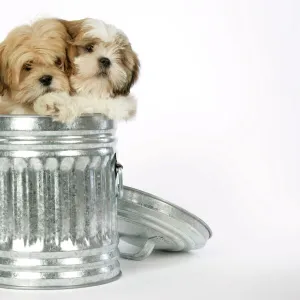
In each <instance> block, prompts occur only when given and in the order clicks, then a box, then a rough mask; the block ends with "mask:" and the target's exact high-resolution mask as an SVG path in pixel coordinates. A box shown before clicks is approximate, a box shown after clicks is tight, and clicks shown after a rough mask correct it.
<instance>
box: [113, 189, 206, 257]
mask: <svg viewBox="0 0 300 300" xmlns="http://www.w3.org/2000/svg"><path fill="white" fill-rule="evenodd" d="M118 228H119V235H120V239H121V240H122V241H125V242H126V243H128V244H130V245H133V246H135V247H136V248H137V249H138V250H135V252H133V251H131V252H128V250H125V248H124V247H122V245H120V252H121V256H122V257H123V258H127V259H133V260H143V259H145V258H146V257H148V256H149V255H150V254H151V253H152V251H153V250H164V251H190V250H195V249H199V248H202V247H204V245H205V244H206V242H207V240H208V239H209V238H210V237H211V235H212V232H211V229H210V228H209V227H208V225H207V224H206V223H204V222H203V221H202V220H201V219H199V218H198V217H196V216H194V215H192V214H191V213H189V212H187V211H186V210H184V209H182V208H180V207H178V206H176V205H174V204H172V203H169V202H167V201H165V200H163V199H160V198H158V197H156V196H154V195H151V194H148V193H145V192H143V191H140V190H137V189H133V188H131V187H126V186H124V190H123V198H122V199H120V201H119V204H118Z"/></svg>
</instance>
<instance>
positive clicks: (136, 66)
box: [129, 52, 141, 89]
mask: <svg viewBox="0 0 300 300" xmlns="http://www.w3.org/2000/svg"><path fill="white" fill-rule="evenodd" d="M132 55H133V56H132V58H133V62H134V63H133V68H132V77H131V81H130V87H129V89H130V88H131V87H132V86H133V85H134V84H135V83H136V82H137V81H138V79H139V76H140V67H141V64H140V60H139V58H138V56H137V54H136V53H135V52H132Z"/></svg>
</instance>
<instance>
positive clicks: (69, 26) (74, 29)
mask: <svg viewBox="0 0 300 300" xmlns="http://www.w3.org/2000/svg"><path fill="white" fill-rule="evenodd" d="M84 20H85V19H82V20H75V21H67V20H62V19H59V21H60V22H61V23H62V24H63V25H64V26H65V28H66V30H67V32H68V34H69V35H70V37H71V39H72V40H74V39H75V38H76V37H77V35H78V34H79V33H80V32H81V31H82V26H83V22H84Z"/></svg>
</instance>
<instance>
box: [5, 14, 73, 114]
mask: <svg viewBox="0 0 300 300" xmlns="http://www.w3.org/2000/svg"><path fill="white" fill-rule="evenodd" d="M69 40H70V36H69V33H68V32H67V30H66V27H65V25H64V24H63V23H62V22H60V21H59V20H56V19H44V20H39V21H36V22H35V23H33V24H32V25H25V26H20V27H17V28H15V29H14V30H12V31H11V32H10V33H9V34H8V35H7V37H6V38H5V40H4V41H3V42H2V43H1V44H0V94H1V97H0V114H36V112H35V111H34V109H33V104H34V102H35V101H36V99H37V98H38V97H40V96H41V95H44V94H46V93H50V92H54V91H65V92H67V93H69V92H70V84H69V75H70V74H69V73H70V72H71V71H72V68H71V64H70V63H69V61H68V55H67V52H68V49H70V50H71V46H70V45H69V43H68V41H69Z"/></svg>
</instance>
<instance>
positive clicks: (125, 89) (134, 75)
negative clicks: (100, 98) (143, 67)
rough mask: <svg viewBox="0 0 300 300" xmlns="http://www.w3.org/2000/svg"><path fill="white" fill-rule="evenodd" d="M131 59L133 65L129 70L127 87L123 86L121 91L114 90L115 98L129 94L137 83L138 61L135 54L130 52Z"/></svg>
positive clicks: (138, 73)
mask: <svg viewBox="0 0 300 300" xmlns="http://www.w3.org/2000/svg"><path fill="white" fill-rule="evenodd" d="M130 55H131V59H132V61H133V65H132V68H131V78H130V80H129V81H128V83H127V85H125V86H124V87H123V88H122V89H117V90H114V94H115V96H118V95H122V96H127V95H129V93H130V89H131V87H132V86H133V85H134V84H135V83H136V82H137V80H138V79H139V75H140V61H139V58H138V56H137V54H136V53H135V52H134V51H133V50H130Z"/></svg>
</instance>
